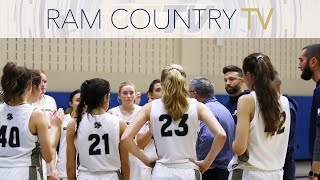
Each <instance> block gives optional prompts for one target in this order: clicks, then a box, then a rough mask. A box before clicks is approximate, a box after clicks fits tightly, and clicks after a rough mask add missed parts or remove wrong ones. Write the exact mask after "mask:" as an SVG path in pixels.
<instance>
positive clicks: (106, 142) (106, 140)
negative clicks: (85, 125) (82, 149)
mask: <svg viewBox="0 0 320 180" xmlns="http://www.w3.org/2000/svg"><path fill="white" fill-rule="evenodd" d="M102 139H103V140H104V150H105V154H109V135H108V134H104V135H103V136H102ZM88 140H89V141H92V140H93V143H92V144H91V146H90V148H89V155H100V154H101V149H95V148H96V147H97V146H98V144H99V143H100V136H99V135H98V134H90V135H89V137H88Z"/></svg>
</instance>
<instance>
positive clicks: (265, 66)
mask: <svg viewBox="0 0 320 180" xmlns="http://www.w3.org/2000/svg"><path fill="white" fill-rule="evenodd" d="M242 69H243V71H244V73H247V72H250V74H251V77H252V86H253V90H254V91H255V92H256V95H257V99H258V104H259V107H260V112H261V114H262V117H263V121H264V123H265V126H266V127H265V132H266V133H267V135H268V136H269V135H271V136H272V135H273V134H274V133H275V132H276V131H277V129H278V126H279V124H280V117H281V108H280V104H279V94H278V92H277V89H276V86H275V84H274V83H273V80H274V72H275V70H274V68H273V66H272V64H271V61H270V59H269V57H268V56H266V55H264V54H260V53H253V54H250V55H249V56H247V57H246V58H245V59H244V61H243V67H242Z"/></svg>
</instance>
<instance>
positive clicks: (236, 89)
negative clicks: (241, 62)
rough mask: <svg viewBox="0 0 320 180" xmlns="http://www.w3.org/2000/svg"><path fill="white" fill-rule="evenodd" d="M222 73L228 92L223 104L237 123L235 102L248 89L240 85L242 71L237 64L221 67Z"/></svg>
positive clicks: (242, 81)
mask: <svg viewBox="0 0 320 180" xmlns="http://www.w3.org/2000/svg"><path fill="white" fill-rule="evenodd" d="M222 72H223V74H224V87H225V89H226V91H227V93H228V94H229V99H228V101H227V102H225V103H224V104H223V105H224V106H225V107H226V108H227V109H228V110H229V111H230V113H231V115H232V117H233V120H234V122H235V123H237V104H238V99H239V97H240V96H242V95H244V94H248V93H249V91H248V90H245V91H243V89H242V85H243V83H244V80H243V72H242V69H241V68H239V67H238V66H234V65H229V66H226V67H224V68H223V70H222Z"/></svg>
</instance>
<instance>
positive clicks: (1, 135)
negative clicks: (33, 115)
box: [0, 125, 20, 148]
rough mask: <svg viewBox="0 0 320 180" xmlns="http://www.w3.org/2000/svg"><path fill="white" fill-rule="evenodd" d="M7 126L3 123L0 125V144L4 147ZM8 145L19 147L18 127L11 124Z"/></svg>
mask: <svg viewBox="0 0 320 180" xmlns="http://www.w3.org/2000/svg"><path fill="white" fill-rule="evenodd" d="M7 128H8V127H7V126H5V125H3V126H1V129H0V144H1V147H6V145H7V142H8V141H7V137H6V133H7ZM8 144H9V146H10V147H13V148H16V147H20V138H19V128H18V127H15V126H13V127H12V128H11V129H10V134H9V143H8Z"/></svg>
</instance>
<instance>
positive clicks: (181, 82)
mask: <svg viewBox="0 0 320 180" xmlns="http://www.w3.org/2000/svg"><path fill="white" fill-rule="evenodd" d="M161 86H162V88H163V99H162V101H163V103H164V106H165V108H166V110H167V111H168V113H169V115H170V116H171V117H172V119H173V120H179V119H181V117H182V115H183V113H185V112H186V111H187V110H188V108H189V102H188V97H189V92H188V88H187V81H186V73H185V72H184V70H183V68H182V67H181V66H180V65H178V64H172V65H168V66H166V67H165V68H164V69H163V70H162V73H161Z"/></svg>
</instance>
